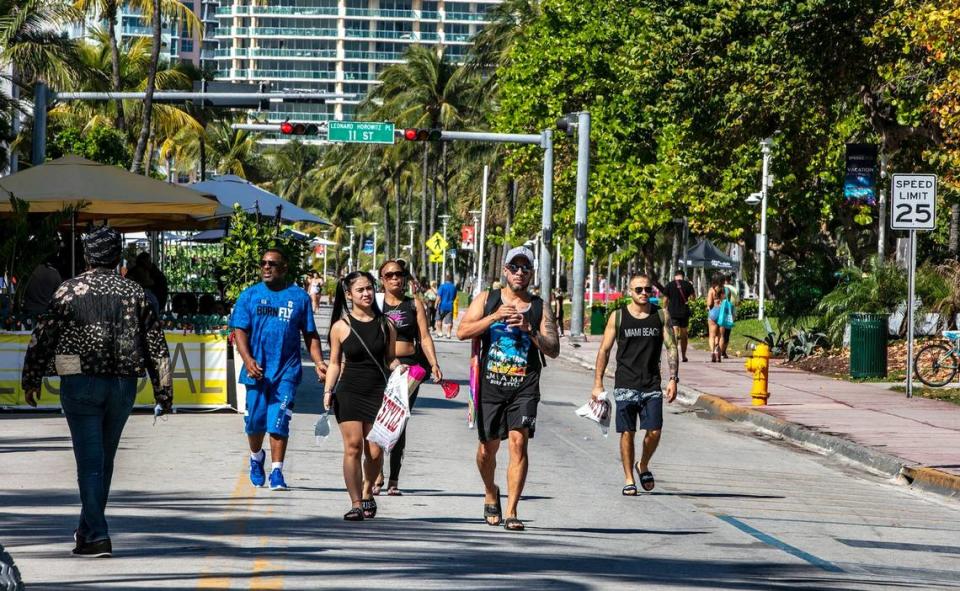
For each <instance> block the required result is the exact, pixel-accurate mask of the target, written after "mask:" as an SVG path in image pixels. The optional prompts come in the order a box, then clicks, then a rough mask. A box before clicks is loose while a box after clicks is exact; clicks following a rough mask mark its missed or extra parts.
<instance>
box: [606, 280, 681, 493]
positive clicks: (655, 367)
mask: <svg viewBox="0 0 960 591" xmlns="http://www.w3.org/2000/svg"><path fill="white" fill-rule="evenodd" d="M651 295H653V287H652V284H651V282H650V278H649V277H647V276H646V275H635V276H633V277H632V278H631V279H630V297H631V302H630V303H629V304H627V305H626V306H624V307H623V308H621V309H619V310H617V311H616V312H614V313H613V314H611V315H610V318H609V320H608V321H607V327H606V329H605V330H604V332H603V342H602V343H601V344H600V350H599V351H598V352H597V364H596V373H595V374H594V381H593V393H592V394H591V396H592V397H593V398H596V397H597V396H599V395H600V393H601V392H603V374H604V372H606V371H607V362H608V361H609V360H610V351H611V350H612V349H613V343H614V341H616V343H617V371H616V374H615V378H614V387H613V397H614V399H616V401H617V433H620V459H621V461H622V462H623V473H624V476H625V480H626V485H625V486H624V487H623V491H622V492H623V494H624V495H626V496H634V495H636V494H637V485H636V483H635V482H634V480H633V471H634V469H636V471H637V474H638V475H639V477H640V486H642V487H643V490H645V491H648V492H649V491H651V490H653V487H654V486H655V482H654V479H653V473H651V472H650V467H649V464H650V459H651V458H652V457H653V452H654V451H656V449H657V445H658V444H659V443H660V430H661V429H662V428H663V392H661V390H660V352H661V351H662V349H663V346H664V345H666V347H667V361H668V364H669V366H670V375H669V382H668V383H667V394H666V396H667V402H673V400H674V399H675V398H676V397H677V382H678V376H677V370H678V368H679V363H678V355H677V343H676V340H675V339H674V335H673V331H672V330H670V327H669V323H668V322H667V320H668V318H667V314H666V313H665V311H664V310H662V309H660V308H658V307H657V306H654V305H653V304H651V303H650V296H651ZM638 423H639V424H638ZM638 427H639V428H640V429H643V430H646V432H647V434H646V435H645V436H644V438H643V450H642V452H641V454H640V461H639V462H637V463H636V464H634V457H635V455H634V454H635V452H634V436H635V435H636V432H637V428H638Z"/></svg>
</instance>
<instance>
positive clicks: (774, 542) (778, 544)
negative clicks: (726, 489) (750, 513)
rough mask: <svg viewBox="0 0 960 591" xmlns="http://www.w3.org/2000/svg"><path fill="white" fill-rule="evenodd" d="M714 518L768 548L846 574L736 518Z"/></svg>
mask: <svg viewBox="0 0 960 591" xmlns="http://www.w3.org/2000/svg"><path fill="white" fill-rule="evenodd" d="M714 516H715V517H717V518H718V519H720V520H721V521H725V522H727V523H729V524H730V525H732V526H733V527H735V528H737V529H739V530H740V531H742V532H744V533H746V534H749V535H751V536H753V537H754V538H756V539H758V540H760V541H761V542H763V543H764V544H767V545H768V546H772V547H774V548H776V549H778V550H782V551H784V552H786V553H787V554H792V555H793V556H796V557H797V558H799V559H800V560H803V561H805V562H809V563H810V564H812V565H813V566H816V567H817V568H820V569H823V570H825V571H827V572H831V573H842V572H844V571H843V569H842V568H840V567H839V566H837V565H835V564H833V563H832V562H829V561H827V560H824V559H822V558H817V557H816V556H814V555H813V554H810V553H807V552H804V551H803V550H801V549H800V548H797V547H796V546H791V545H790V544H788V543H786V542H782V541H780V540H778V539H777V538H775V537H773V536H771V535H770V534H765V533H763V532H762V531H760V530H759V529H756V528H753V527H750V526H749V525H747V524H746V523H744V522H742V521H740V520H739V519H737V518H736V517H730V516H729V515H722V514H719V513H714Z"/></svg>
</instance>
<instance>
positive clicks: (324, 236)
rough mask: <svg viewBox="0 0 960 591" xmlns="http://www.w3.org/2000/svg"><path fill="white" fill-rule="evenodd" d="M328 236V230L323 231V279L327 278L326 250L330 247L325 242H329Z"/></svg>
mask: <svg viewBox="0 0 960 591" xmlns="http://www.w3.org/2000/svg"><path fill="white" fill-rule="evenodd" d="M329 236H330V232H328V231H324V233H323V240H324V245H323V280H324V281H326V280H327V251H328V250H329V249H330V245H329V244H327V243H328V242H330V238H329Z"/></svg>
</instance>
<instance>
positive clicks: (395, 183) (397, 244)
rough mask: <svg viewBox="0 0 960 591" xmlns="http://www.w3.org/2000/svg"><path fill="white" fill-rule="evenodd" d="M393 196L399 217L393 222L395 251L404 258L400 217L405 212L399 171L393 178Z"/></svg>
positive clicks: (398, 256)
mask: <svg viewBox="0 0 960 591" xmlns="http://www.w3.org/2000/svg"><path fill="white" fill-rule="evenodd" d="M393 198H394V205H396V209H397V219H396V220H395V221H394V223H393V230H394V231H393V251H394V252H395V253H396V255H395V256H396V257H397V258H402V257H401V256H400V218H402V217H403V212H402V211H401V210H400V176H399V173H398V174H397V176H396V177H394V179H393Z"/></svg>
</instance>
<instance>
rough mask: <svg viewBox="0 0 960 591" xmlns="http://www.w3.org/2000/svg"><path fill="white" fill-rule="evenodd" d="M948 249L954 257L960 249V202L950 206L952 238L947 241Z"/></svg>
mask: <svg viewBox="0 0 960 591" xmlns="http://www.w3.org/2000/svg"><path fill="white" fill-rule="evenodd" d="M947 250H948V251H949V252H950V254H951V255H953V256H954V257H956V256H957V253H958V250H960V203H954V204H953V205H951V206H950V239H949V242H948V243H947Z"/></svg>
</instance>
